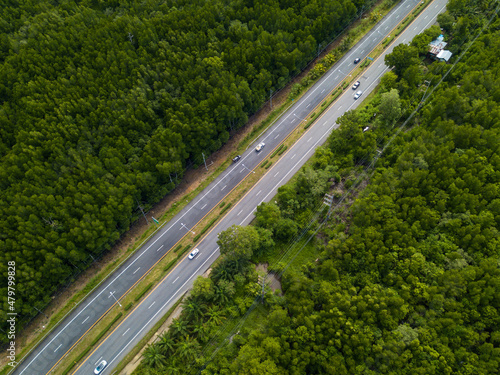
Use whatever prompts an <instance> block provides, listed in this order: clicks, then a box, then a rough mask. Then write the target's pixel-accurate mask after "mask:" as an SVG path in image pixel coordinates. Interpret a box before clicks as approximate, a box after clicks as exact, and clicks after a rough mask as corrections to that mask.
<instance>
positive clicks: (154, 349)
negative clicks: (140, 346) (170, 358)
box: [144, 344, 167, 368]
mask: <svg viewBox="0 0 500 375" xmlns="http://www.w3.org/2000/svg"><path fill="white" fill-rule="evenodd" d="M144 360H145V361H146V363H147V364H148V366H150V367H153V368H163V367H164V366H165V364H166V363H167V359H166V357H165V356H164V355H163V354H162V353H161V349H160V347H159V346H158V345H156V344H152V345H149V346H148V347H147V348H146V350H145V351H144Z"/></svg>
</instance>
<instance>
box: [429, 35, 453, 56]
mask: <svg viewBox="0 0 500 375" xmlns="http://www.w3.org/2000/svg"><path fill="white" fill-rule="evenodd" d="M447 44H448V43H446V42H445V41H444V35H443V34H441V35H439V36H438V37H437V39H435V40H433V41H432V42H430V43H429V57H430V58H431V59H433V60H439V61H448V60H449V59H450V57H451V55H452V53H451V52H450V51H448V50H445V49H444V48H445V47H446V45H447Z"/></svg>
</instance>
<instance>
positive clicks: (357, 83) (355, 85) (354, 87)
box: [352, 81, 361, 90]
mask: <svg viewBox="0 0 500 375" xmlns="http://www.w3.org/2000/svg"><path fill="white" fill-rule="evenodd" d="M360 84H361V82H359V81H356V82H354V85H352V89H353V90H356V89H357V88H358V86H359V85H360Z"/></svg>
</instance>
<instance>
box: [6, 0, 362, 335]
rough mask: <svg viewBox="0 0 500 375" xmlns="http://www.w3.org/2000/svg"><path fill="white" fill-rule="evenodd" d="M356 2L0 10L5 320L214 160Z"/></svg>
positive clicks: (33, 304) (23, 312) (39, 5)
mask: <svg viewBox="0 0 500 375" xmlns="http://www.w3.org/2000/svg"><path fill="white" fill-rule="evenodd" d="M364 3H365V2H364V1H363V0H353V1H351V0H346V1H338V0H329V1H319V0H308V1H302V2H290V1H272V2H269V1H262V0H259V1H228V0H210V1H196V0H195V1H193V0H176V1H171V0H167V1H156V0H153V1H146V2H144V1H137V0H132V1H105V2H103V1H94V0H83V1H76V2H75V1H70V0H68V1H66V0H64V1H57V2H53V1H48V0H40V1H36V2H32V1H10V2H7V3H5V4H3V6H2V7H0V20H1V21H0V227H1V228H2V230H1V231H0V232H1V233H0V247H1V248H2V249H3V251H2V254H1V257H2V265H1V266H0V270H1V274H2V277H3V278H5V277H6V275H7V274H6V272H7V271H6V266H5V265H6V262H7V260H9V261H15V262H16V264H17V271H18V273H17V275H16V277H17V286H18V290H17V295H16V298H17V311H18V313H19V318H20V319H28V318H29V317H30V316H32V315H33V314H37V309H40V308H42V307H43V306H45V304H46V303H47V302H48V301H49V300H50V297H51V294H52V293H54V291H55V290H56V289H57V288H58V287H59V286H60V285H61V284H65V283H67V282H69V281H70V280H71V279H72V277H73V275H75V274H78V273H79V272H80V271H81V270H83V269H84V268H86V267H87V266H88V265H89V264H90V263H92V262H93V261H94V259H95V257H96V256H99V255H100V254H102V252H103V251H105V250H106V249H108V248H109V247H110V246H111V244H113V243H114V242H115V241H116V240H117V239H118V238H119V237H120V235H121V234H122V233H124V231H126V230H127V229H128V228H129V226H130V223H131V222H132V221H133V220H135V219H136V218H137V217H138V216H139V211H138V209H137V208H138V206H139V205H142V206H144V207H146V208H148V207H151V206H152V204H153V203H155V202H157V201H158V200H159V199H160V198H161V197H163V196H164V195H165V194H166V193H168V192H169V191H171V190H172V189H173V188H174V186H175V184H176V182H178V181H179V179H180V178H182V174H183V171H184V170H185V168H186V167H188V166H190V165H197V164H199V163H201V161H202V153H205V154H208V153H210V152H212V151H215V150H217V149H219V148H220V147H221V145H222V144H224V143H225V142H226V141H227V140H228V139H229V134H230V132H231V131H232V130H235V129H237V128H238V127H240V126H242V125H243V124H244V123H245V122H246V120H247V118H248V116H249V115H250V114H253V113H254V112H255V111H256V110H257V109H258V108H260V106H261V105H262V104H263V102H264V100H265V99H266V98H267V97H268V94H269V91H270V90H273V91H275V90H277V89H279V88H281V87H283V86H284V84H285V83H286V82H287V81H288V80H289V79H290V77H292V76H293V75H294V74H296V73H297V72H300V70H301V69H303V68H304V67H305V66H306V64H307V62H308V61H310V60H311V59H312V58H313V57H314V56H315V53H316V51H317V49H318V45H319V44H321V43H324V42H326V41H329V40H331V38H332V37H333V36H334V35H336V34H337V33H338V32H339V31H340V30H342V28H344V27H345V26H346V25H347V23H348V22H349V20H352V19H353V17H355V15H356V13H357V11H358V9H359V7H360V6H362V5H363V4H364ZM5 285H6V283H3V286H2V288H3V287H4V286H5ZM2 290H3V289H2ZM6 295H7V294H6V293H4V296H6ZM2 311H6V310H5V309H2ZM4 321H5V319H4ZM2 326H4V327H5V322H4V323H2Z"/></svg>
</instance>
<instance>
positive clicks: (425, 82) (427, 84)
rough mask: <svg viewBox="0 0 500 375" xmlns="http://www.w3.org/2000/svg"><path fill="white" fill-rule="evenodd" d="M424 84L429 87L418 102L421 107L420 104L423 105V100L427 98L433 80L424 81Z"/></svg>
mask: <svg viewBox="0 0 500 375" xmlns="http://www.w3.org/2000/svg"><path fill="white" fill-rule="evenodd" d="M424 85H426V86H427V87H426V88H425V91H424V95H423V96H422V99H421V100H420V103H418V108H420V106H421V105H422V103H423V101H424V98H425V94H427V90H429V86H430V85H431V81H427V80H426V81H424Z"/></svg>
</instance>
